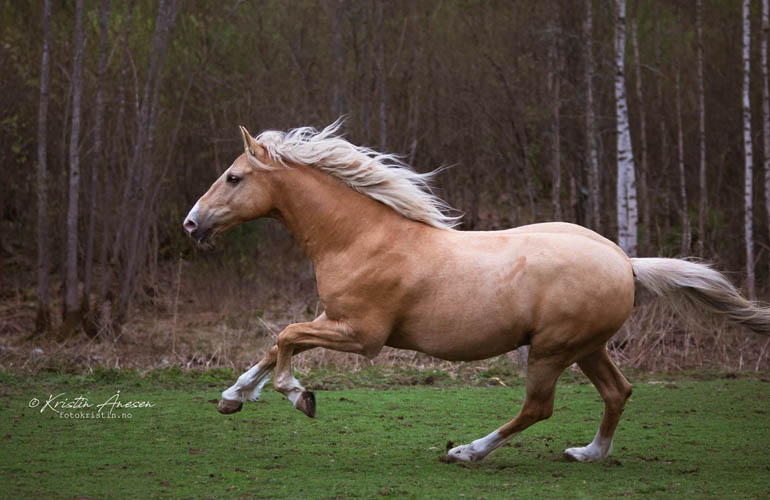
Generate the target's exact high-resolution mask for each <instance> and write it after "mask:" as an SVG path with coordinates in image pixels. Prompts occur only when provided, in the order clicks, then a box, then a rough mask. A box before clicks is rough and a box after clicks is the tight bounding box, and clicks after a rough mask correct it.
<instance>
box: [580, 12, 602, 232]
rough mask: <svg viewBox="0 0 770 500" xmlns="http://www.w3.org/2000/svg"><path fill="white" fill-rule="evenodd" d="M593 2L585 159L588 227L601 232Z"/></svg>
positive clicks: (587, 27)
mask: <svg viewBox="0 0 770 500" xmlns="http://www.w3.org/2000/svg"><path fill="white" fill-rule="evenodd" d="M592 2H593V0H586V18H585V23H584V24H583V37H584V38H585V41H584V47H585V50H584V57H585V84H586V157H587V160H588V192H589V193H588V217H587V219H588V221H589V224H588V225H589V226H590V227H591V228H593V229H594V230H596V231H601V217H600V208H601V199H600V190H599V155H598V153H597V151H596V129H595V127H596V125H595V119H594V51H593V37H594V35H593V5H592Z"/></svg>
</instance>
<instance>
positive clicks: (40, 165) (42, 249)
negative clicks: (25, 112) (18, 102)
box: [35, 0, 51, 333]
mask: <svg viewBox="0 0 770 500" xmlns="http://www.w3.org/2000/svg"><path fill="white" fill-rule="evenodd" d="M50 47H51V0H45V1H44V2H43V56H42V62H41V65H40V66H41V68H40V104H39V107H38V114H37V185H36V186H35V188H36V190H37V300H38V303H37V304H38V305H37V318H36V320H35V330H36V331H37V333H41V332H45V331H47V330H48V329H49V328H50V326H51V312H50V300H51V299H50V292H49V290H48V275H49V273H50V269H49V262H50V254H49V251H48V241H49V239H48V238H49V235H48V161H47V160H48V158H47V156H48V80H49V78H50V73H51V56H50V50H51V49H50Z"/></svg>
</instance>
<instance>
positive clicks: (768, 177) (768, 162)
mask: <svg viewBox="0 0 770 500" xmlns="http://www.w3.org/2000/svg"><path fill="white" fill-rule="evenodd" d="M769 11H770V9H768V0H762V131H763V136H762V139H763V141H764V142H763V149H764V158H763V159H764V174H765V212H766V213H767V216H768V217H767V220H768V230H770V86H768V85H769V84H770V82H768V69H767V37H768V34H769V32H770V12H769ZM768 234H770V232H769V233H768ZM768 276H770V274H768Z"/></svg>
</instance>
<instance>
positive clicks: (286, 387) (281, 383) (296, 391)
mask: <svg viewBox="0 0 770 500" xmlns="http://www.w3.org/2000/svg"><path fill="white" fill-rule="evenodd" d="M275 388H276V390H277V391H278V392H281V393H283V394H285V395H286V397H287V398H289V401H291V404H293V405H294V407H295V408H296V407H297V401H299V397H300V396H301V395H302V393H303V392H305V388H304V387H302V384H300V383H299V380H297V379H296V378H294V377H293V376H291V375H290V376H288V377H287V376H285V375H284V376H277V377H276V378H275Z"/></svg>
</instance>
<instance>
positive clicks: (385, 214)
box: [274, 166, 412, 264]
mask: <svg viewBox="0 0 770 500" xmlns="http://www.w3.org/2000/svg"><path fill="white" fill-rule="evenodd" d="M277 184H278V186H277V188H278V189H275V190H274V193H275V195H276V199H275V200H274V203H275V206H276V211H277V218H279V219H280V220H281V221H282V222H283V223H284V224H286V226H287V227H288V228H289V230H290V231H291V232H292V234H293V235H294V237H295V238H296V240H297V241H298V242H299V244H300V245H301V246H302V248H303V250H304V251H305V253H306V254H307V255H308V257H310V258H311V260H313V262H314V263H315V264H318V263H319V261H320V260H321V259H323V258H324V256H325V255H328V254H330V253H337V252H339V251H341V250H344V249H345V248H348V247H350V246H352V245H354V244H355V243H356V241H360V240H361V239H362V238H367V237H368V236H369V235H370V234H372V233H374V232H382V230H383V227H384V226H393V225H401V224H409V223H412V221H410V220H408V219H406V218H404V217H403V216H401V215H400V214H397V213H396V212H395V211H393V210H392V209H390V208H389V207H387V206H385V205H383V204H382V203H380V202H378V201H375V200H373V199H371V198H369V197H368V196H366V195H363V194H361V193H359V192H357V191H355V190H353V189H352V188H350V187H348V186H346V185H344V184H343V183H342V182H341V181H339V180H337V179H335V178H333V177H331V176H329V175H327V174H325V173H323V172H320V171H318V170H316V169H314V168H312V167H305V166H292V167H290V168H288V169H285V170H283V171H282V172H281V175H280V176H279V180H278V181H277Z"/></svg>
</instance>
